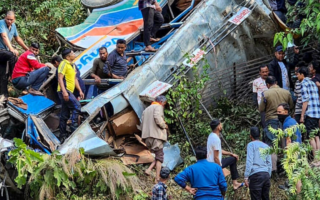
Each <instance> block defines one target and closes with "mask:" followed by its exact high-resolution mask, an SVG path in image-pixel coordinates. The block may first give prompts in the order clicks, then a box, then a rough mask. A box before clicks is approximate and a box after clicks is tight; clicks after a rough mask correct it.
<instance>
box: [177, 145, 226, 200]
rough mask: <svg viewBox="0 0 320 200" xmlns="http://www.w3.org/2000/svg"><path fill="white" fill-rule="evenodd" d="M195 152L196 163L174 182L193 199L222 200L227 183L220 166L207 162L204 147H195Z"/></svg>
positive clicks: (180, 174)
mask: <svg viewBox="0 0 320 200" xmlns="http://www.w3.org/2000/svg"><path fill="white" fill-rule="evenodd" d="M195 152H196V158H197V162H196V163H195V164H193V165H190V166H189V167H187V168H185V169H184V170H183V171H182V172H180V173H179V174H178V175H177V176H176V177H175V178H174V181H175V182H176V183H177V184H178V185H180V186H181V187H182V188H184V189H185V190H186V191H187V192H189V193H190V194H192V195H193V197H194V199H221V200H222V199H223V197H224V196H225V194H226V191H227V182H226V179H225V177H224V175H223V171H222V168H221V166H220V165H218V164H216V163H214V162H209V161H207V159H206V158H207V148H206V147H197V148H196V149H195ZM187 182H190V184H191V187H190V186H188V185H187Z"/></svg>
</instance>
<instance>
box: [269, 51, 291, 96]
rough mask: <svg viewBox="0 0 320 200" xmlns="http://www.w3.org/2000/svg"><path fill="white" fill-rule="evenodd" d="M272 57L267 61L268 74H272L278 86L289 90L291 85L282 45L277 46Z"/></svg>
mask: <svg viewBox="0 0 320 200" xmlns="http://www.w3.org/2000/svg"><path fill="white" fill-rule="evenodd" d="M274 55H275V57H274V59H273V60H272V61H271V62H270V63H269V65H268V67H269V76H274V77H275V78H276V80H277V84H278V86H279V87H281V88H283V89H285V90H289V91H290V87H293V84H292V82H291V76H290V68H289V64H288V63H287V62H286V60H285V59H284V56H285V53H284V52H283V49H282V46H277V47H276V49H275V53H274Z"/></svg>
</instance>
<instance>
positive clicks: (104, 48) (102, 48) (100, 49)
mask: <svg viewBox="0 0 320 200" xmlns="http://www.w3.org/2000/svg"><path fill="white" fill-rule="evenodd" d="M102 50H106V52H108V49H107V48H106V47H100V48H99V51H102Z"/></svg>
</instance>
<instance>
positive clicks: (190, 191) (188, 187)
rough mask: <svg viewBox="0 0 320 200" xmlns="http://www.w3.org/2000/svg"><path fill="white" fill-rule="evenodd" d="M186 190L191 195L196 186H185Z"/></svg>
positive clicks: (194, 193) (194, 191)
mask: <svg viewBox="0 0 320 200" xmlns="http://www.w3.org/2000/svg"><path fill="white" fill-rule="evenodd" d="M186 190H187V192H189V193H190V194H192V195H196V192H197V190H198V189H197V188H192V187H190V186H187V187H186Z"/></svg>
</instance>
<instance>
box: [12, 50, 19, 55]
mask: <svg viewBox="0 0 320 200" xmlns="http://www.w3.org/2000/svg"><path fill="white" fill-rule="evenodd" d="M10 51H12V53H13V54H14V55H16V56H19V51H18V50H16V49H11V50H10Z"/></svg>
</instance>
